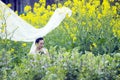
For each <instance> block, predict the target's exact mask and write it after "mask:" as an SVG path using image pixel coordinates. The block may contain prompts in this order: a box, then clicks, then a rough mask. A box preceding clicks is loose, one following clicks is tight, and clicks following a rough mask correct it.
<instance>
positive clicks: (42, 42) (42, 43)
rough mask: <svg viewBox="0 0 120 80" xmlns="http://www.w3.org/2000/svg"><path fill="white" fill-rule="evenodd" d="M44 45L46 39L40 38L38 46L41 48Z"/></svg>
mask: <svg viewBox="0 0 120 80" xmlns="http://www.w3.org/2000/svg"><path fill="white" fill-rule="evenodd" d="M43 46H44V40H40V41H39V42H38V44H37V47H38V48H39V49H41V48H43Z"/></svg>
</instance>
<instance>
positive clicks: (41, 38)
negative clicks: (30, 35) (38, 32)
mask: <svg viewBox="0 0 120 80" xmlns="http://www.w3.org/2000/svg"><path fill="white" fill-rule="evenodd" d="M40 40H43V37H40V38H37V39H36V41H35V43H39V41H40Z"/></svg>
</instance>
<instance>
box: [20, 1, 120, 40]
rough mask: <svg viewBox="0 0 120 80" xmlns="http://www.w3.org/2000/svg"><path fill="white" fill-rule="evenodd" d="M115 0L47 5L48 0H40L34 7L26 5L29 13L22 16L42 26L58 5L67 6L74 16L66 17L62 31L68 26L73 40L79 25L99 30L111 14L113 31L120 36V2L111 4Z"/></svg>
mask: <svg viewBox="0 0 120 80" xmlns="http://www.w3.org/2000/svg"><path fill="white" fill-rule="evenodd" d="M113 1H114V0H103V2H102V3H101V2H100V0H65V1H64V3H58V4H52V5H51V6H50V5H48V6H47V7H46V6H45V4H46V0H39V2H38V3H35V4H34V7H33V8H32V9H31V7H30V6H26V7H25V11H27V13H26V14H22V15H21V17H22V18H23V19H25V20H27V21H28V22H29V23H31V24H32V25H33V26H35V27H36V28H40V27H43V26H44V25H45V24H46V23H47V21H48V20H49V18H50V17H51V15H52V14H53V12H54V10H55V9H56V8H57V7H62V6H66V7H69V8H70V9H71V10H72V16H71V17H70V18H66V21H64V22H63V24H64V27H62V28H61V31H62V30H63V31H64V28H66V30H67V32H68V34H69V36H70V37H71V38H72V39H73V42H75V40H76V39H77V37H76V32H78V28H79V27H80V26H78V25H81V27H85V26H87V31H89V30H90V29H91V27H92V26H95V28H96V29H98V30H99V29H100V28H101V27H102V26H103V23H101V22H100V21H101V20H104V19H103V18H104V17H108V16H111V19H110V23H109V24H110V26H112V27H113V30H111V31H113V32H114V35H115V36H117V37H120V15H119V14H118V12H119V13H120V4H119V3H116V4H115V5H112V6H111V5H110V2H113ZM108 27H109V26H108Z"/></svg>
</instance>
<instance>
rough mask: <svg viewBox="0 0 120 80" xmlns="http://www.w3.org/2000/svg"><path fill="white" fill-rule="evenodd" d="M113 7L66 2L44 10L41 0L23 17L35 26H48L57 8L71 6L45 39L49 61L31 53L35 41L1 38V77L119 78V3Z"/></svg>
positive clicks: (109, 0)
mask: <svg viewBox="0 0 120 80" xmlns="http://www.w3.org/2000/svg"><path fill="white" fill-rule="evenodd" d="M113 3H114V0H103V2H101V1H100V0H64V1H63V2H61V3H60V2H59V3H58V4H52V5H51V6H50V5H48V6H46V5H45V4H46V2H45V0H40V1H39V2H38V3H35V4H34V7H33V8H32V7H31V6H26V7H25V8H24V13H23V14H21V15H19V16H20V17H21V18H23V19H24V20H26V21H27V22H28V23H30V24H32V25H33V26H34V27H35V28H42V27H44V26H45V25H46V24H47V22H48V21H49V19H50V17H51V16H52V14H53V13H54V11H55V9H56V8H61V7H63V6H65V7H69V8H70V9H71V10H72V16H71V17H68V15H67V16H66V18H65V19H64V20H63V21H62V23H61V24H60V25H59V26H58V27H57V28H56V29H55V30H53V31H51V32H50V33H49V34H47V35H46V36H45V37H44V38H45V47H46V48H48V51H49V53H50V57H47V56H45V55H37V56H33V55H28V53H29V49H30V47H31V44H32V43H25V42H17V41H10V40H7V39H2V38H1V37H0V79H2V80H120V2H119V1H118V2H116V3H114V4H113ZM1 16H2V15H0V19H1ZM3 27H5V26H4V25H2V27H1V32H4V30H3Z"/></svg>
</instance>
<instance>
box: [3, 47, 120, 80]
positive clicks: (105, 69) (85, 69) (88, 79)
mask: <svg viewBox="0 0 120 80" xmlns="http://www.w3.org/2000/svg"><path fill="white" fill-rule="evenodd" d="M55 48H56V47H51V51H50V56H49V57H48V56H46V55H27V56H26V57H22V58H21V63H20V64H19V65H15V66H14V68H9V70H6V67H5V66H4V67H2V74H4V75H1V78H2V79H9V80H31V79H32V80H48V79H49V80H101V79H103V80H110V79H112V80H119V79H120V76H119V75H120V73H119V72H120V70H119V69H120V66H119V65H120V53H117V54H115V55H112V56H110V55H108V54H104V55H98V56H95V55H94V54H92V53H91V52H85V53H86V54H83V55H81V54H80V53H78V49H77V48H75V49H73V50H72V52H68V51H66V50H65V49H64V48H61V49H60V50H59V53H58V52H56V51H54V49H55ZM9 59H10V58H9ZM9 61H10V60H8V62H9ZM7 65H8V66H9V65H10V64H7Z"/></svg>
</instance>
